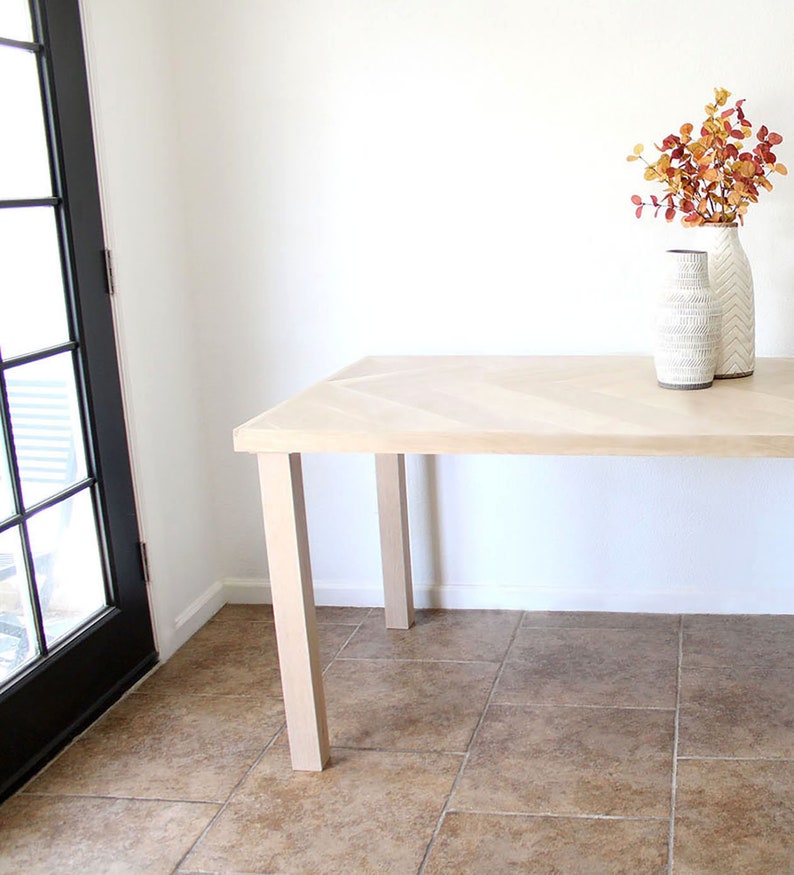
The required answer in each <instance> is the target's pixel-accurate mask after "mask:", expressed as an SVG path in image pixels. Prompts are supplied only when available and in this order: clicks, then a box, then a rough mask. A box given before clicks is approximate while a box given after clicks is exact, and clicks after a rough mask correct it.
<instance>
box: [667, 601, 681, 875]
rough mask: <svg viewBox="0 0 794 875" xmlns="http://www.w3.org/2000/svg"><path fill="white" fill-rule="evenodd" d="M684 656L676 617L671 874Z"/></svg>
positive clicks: (669, 865)
mask: <svg viewBox="0 0 794 875" xmlns="http://www.w3.org/2000/svg"><path fill="white" fill-rule="evenodd" d="M683 656H684V617H683V615H681V616H680V617H679V618H678V665H677V666H676V680H675V719H674V723H673V768H672V773H673V774H672V779H671V782H670V832H669V835H668V839H667V873H668V875H673V854H674V848H675V801H676V792H677V790H678V733H679V725H680V719H681V670H682V665H683Z"/></svg>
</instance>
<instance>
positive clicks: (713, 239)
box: [697, 223, 755, 380]
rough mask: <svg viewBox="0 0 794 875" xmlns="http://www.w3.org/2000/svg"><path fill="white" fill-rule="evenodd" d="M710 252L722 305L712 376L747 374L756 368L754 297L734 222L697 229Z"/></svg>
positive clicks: (712, 274) (713, 278)
mask: <svg viewBox="0 0 794 875" xmlns="http://www.w3.org/2000/svg"><path fill="white" fill-rule="evenodd" d="M697 233H698V235H699V241H700V245H702V246H703V248H704V249H705V250H706V251H707V252H708V254H709V281H710V282H711V290H712V291H713V292H714V294H715V295H716V297H717V300H718V301H719V302H720V304H721V305H722V333H721V336H720V346H719V352H718V353H717V368H716V371H715V377H716V378H717V379H718V380H727V379H731V378H733V377H749V376H750V374H752V373H753V371H754V370H755V298H754V294H753V275H752V272H751V270H750V262H749V261H748V260H747V255H746V254H745V251H744V249H743V248H742V244H741V241H740V240H739V229H738V227H737V226H736V224H735V223H734V224H724V225H721V224H714V225H710V224H706V225H700V226H699V227H698V229H697Z"/></svg>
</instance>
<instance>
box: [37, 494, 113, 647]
mask: <svg viewBox="0 0 794 875" xmlns="http://www.w3.org/2000/svg"><path fill="white" fill-rule="evenodd" d="M28 534H29V537H30V549H31V552H32V553H33V564H34V566H35V569H36V586H37V587H38V593H39V602H40V604H41V613H42V616H43V618H44V631H45V634H46V638H47V646H48V647H51V646H52V645H53V643H55V642H56V641H58V640H59V639H61V638H63V637H64V636H65V635H68V634H69V633H70V632H72V631H74V630H75V629H76V628H77V627H78V626H80V625H82V624H83V623H84V622H85V621H86V620H87V619H89V618H90V617H91V616H93V615H94V614H95V613H96V612H97V611H98V610H100V609H101V608H103V607H104V606H105V605H106V603H107V602H106V599H105V585H104V577H103V574H102V560H101V558H100V553H99V541H98V538H97V532H96V525H95V523H94V512H93V505H92V502H91V493H90V491H89V490H88V489H84V490H83V491H82V492H79V493H78V494H77V495H75V496H73V497H72V498H68V499H66V500H65V501H61V502H59V503H58V504H56V505H54V506H53V507H50V508H48V509H47V510H43V511H41V513H37V514H36V515H35V516H33V517H31V519H30V521H29V522H28Z"/></svg>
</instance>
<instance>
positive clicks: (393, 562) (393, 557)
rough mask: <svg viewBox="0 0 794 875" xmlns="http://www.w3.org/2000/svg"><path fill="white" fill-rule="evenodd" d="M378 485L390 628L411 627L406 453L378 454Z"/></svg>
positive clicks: (387, 622)
mask: <svg viewBox="0 0 794 875" xmlns="http://www.w3.org/2000/svg"><path fill="white" fill-rule="evenodd" d="M375 476H376V479H377V484H378V517H379V520H380V549H381V559H382V562H383V591H384V600H385V605H386V628H387V629H410V628H411V626H413V623H414V595H413V584H412V580H411V548H410V542H409V539H408V502H407V498H406V489H405V456H404V455H402V454H391V453H390V454H378V455H376V456H375Z"/></svg>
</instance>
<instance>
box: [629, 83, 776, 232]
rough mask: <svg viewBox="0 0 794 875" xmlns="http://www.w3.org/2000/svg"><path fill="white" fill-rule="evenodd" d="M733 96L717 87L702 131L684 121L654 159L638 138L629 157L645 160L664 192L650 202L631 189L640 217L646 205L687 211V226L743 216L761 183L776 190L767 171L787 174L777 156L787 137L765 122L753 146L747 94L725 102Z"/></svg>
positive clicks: (648, 175) (670, 212)
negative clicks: (648, 157)
mask: <svg viewBox="0 0 794 875" xmlns="http://www.w3.org/2000/svg"><path fill="white" fill-rule="evenodd" d="M730 96H731V93H730V91H726V90H725V89H724V88H715V89H714V103H708V104H706V113H707V117H706V119H705V120H704V121H703V124H702V125H701V128H700V137H699V138H697V139H695V138H694V136H693V131H694V126H693V125H692V124H690V123H688V122H687V123H686V124H684V125H681V128H680V130H679V132H678V134H668V135H667V136H666V137H665V138H664V140H662V145H661V146H658V145H657V146H656V149H657V150H658V151H659V152H660V153H661V154H660V156H659V158H658V159H657V160H656V161H654V162H649V161H648V160H646V158H645V156H644V155H643V152H644V151H645V147H644V146H643V145H642V144H641V143H638V144H637V145H636V146H635V147H634V151H633V153H632V154H631V155H629V156H628V157H627V158H626V160H627V161H643V162H644V163H645V179H647V180H649V181H656V182H659V183H661V185H662V186H663V187H664V191H665V194H663V195H662V196H661V197H656V195H651V198H650V202H646V201H644V200H643V199H642V198H641V197H640V196H639V195H637V194H635V195H632V198H631V202H632V203H633V204H634V205H635V206H636V210H635V214H636V216H637V218H638V219H639V218H640V217H641V216H642V212H643V209H644V208H645V207H650V208H651V209H653V211H654V216H658V215H659V213H660V212H663V214H664V217H665V219H666V220H667V221H668V222H672V221H673V219H674V218H675V216H676V214H677V213H683V217H682V220H681V221H682V223H683V224H684V225H687V226H692V227H694V226H696V225H703V224H721V223H733V222H736V221H738V222H740V223H741V224H744V216H745V213H746V212H747V208H748V206H749V205H750V204H754V203H757V201H758V194H759V190H760V189H762V188H763V189H766V190H767V191H771V190H772V183H771V182H770V181H769V179H768V177H769V176H770V175H771V174H773V173H779V174H781V175H782V176H785V175H786V174H787V173H788V170H787V169H786V166H785V164H781V163H779V162H778V160H777V157H776V155H775V153H774V152H773V148H774V147H775V146H777V145H779V144H780V143H782V142H783V137H781V136H780V134H776V133H774V132H773V131H770V130H769V129H768V128H767V126H766V125H762V126H761V127H760V128H759V129H758V132H757V134H756V140H757V143H756V145H755V146H754V147H753V148H752V149H751V148H750V146H749V144H748V143H747V141H748V140H749V139H750V138H751V137H752V132H753V125H752V123H751V122H750V120H749V119H748V118H747V116H746V115H745V114H744V109H743V108H742V107H743V104H744V100H737V101H736V103H735V104H734V105H733V106H730V107H728V108H723V107H725V106H726V104H727V102H728V98H729V97H730Z"/></svg>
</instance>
